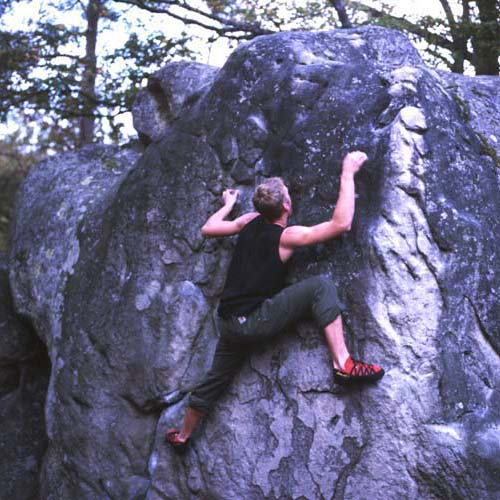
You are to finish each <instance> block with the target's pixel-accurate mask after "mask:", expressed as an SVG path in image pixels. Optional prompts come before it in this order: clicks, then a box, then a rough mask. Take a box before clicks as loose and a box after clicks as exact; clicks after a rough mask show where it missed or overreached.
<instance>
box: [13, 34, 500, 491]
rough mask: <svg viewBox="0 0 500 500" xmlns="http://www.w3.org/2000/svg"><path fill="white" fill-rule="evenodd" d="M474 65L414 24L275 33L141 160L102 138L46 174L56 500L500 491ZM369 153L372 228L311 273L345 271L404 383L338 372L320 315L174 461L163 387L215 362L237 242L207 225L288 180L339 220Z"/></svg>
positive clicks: (21, 254) (362, 201)
mask: <svg viewBox="0 0 500 500" xmlns="http://www.w3.org/2000/svg"><path fill="white" fill-rule="evenodd" d="M178 70H179V68H176V69H175V71H178ZM167 73H168V71H167ZM174 74H175V72H174ZM200 74H203V72H200ZM457 80H458V81H459V84H453V85H450V83H449V82H450V80H449V79H447V78H444V77H443V76H442V75H441V74H440V73H437V72H435V71H433V70H431V69H429V68H427V67H426V66H425V65H423V63H422V62H421V60H420V57H419V56H418V54H417V52H416V50H415V49H414V48H413V47H412V46H411V44H410V43H409V41H408V40H407V39H406V38H405V37H404V36H403V35H401V34H400V33H398V32H395V31H390V30H385V29H380V28H363V29H356V30H342V31H331V32H321V33H305V32H292V33H280V34H277V35H272V36H263V37H258V38H256V39H254V40H252V41H250V42H247V43H243V44H241V45H240V46H239V47H238V48H237V49H236V50H235V51H234V53H233V54H232V55H231V56H230V57H229V59H228V61H227V62H226V64H225V65H224V67H223V68H222V69H220V71H219V72H218V73H217V74H216V75H215V78H214V80H213V82H212V83H211V85H210V86H209V87H208V88H204V87H203V85H202V82H199V83H198V84H196V83H193V88H195V89H200V88H202V89H203V90H202V91H201V92H198V91H195V98H192V99H191V98H190V97H189V95H186V94H183V96H182V98H180V100H179V102H182V103H188V104H187V105H182V106H180V107H179V108H177V111H176V112H175V119H170V118H168V119H167V120H166V121H165V123H164V129H163V131H162V133H161V138H158V140H157V141H156V142H154V143H153V144H151V145H150V146H149V147H148V148H147V150H146V151H145V153H144V154H143V155H142V157H141V158H140V159H139V160H138V162H137V163H135V164H134V163H133V162H132V161H129V158H128V157H127V158H125V157H124V156H123V155H124V154H125V153H124V152H123V151H111V153H110V152H109V150H108V152H107V153H104V152H103V151H104V150H103V151H101V150H96V151H97V152H98V154H97V152H93V151H94V150H92V154H90V153H89V150H84V152H80V153H75V154H73V155H67V156H63V157H60V158H56V159H54V160H50V161H48V162H46V163H45V164H44V165H42V166H40V167H39V168H37V169H35V170H33V171H32V172H31V173H30V175H29V177H28V179H27V181H26V182H25V184H24V185H23V188H22V190H21V193H20V196H19V198H18V204H17V214H16V221H15V228H14V232H13V244H12V251H11V254H10V260H11V262H10V265H11V272H10V279H11V286H12V290H13V294H14V298H15V302H16V305H17V307H18V311H19V312H20V313H22V314H25V315H27V316H29V317H30V318H31V320H32V322H33V324H34V325H35V326H36V329H37V331H38V333H39V336H40V337H41V338H42V339H43V340H44V342H45V343H46V344H47V345H48V347H49V353H50V356H51V361H52V372H51V382H50V387H49V393H48V398H47V403H46V417H47V432H48V435H49V439H50V444H49V447H48V450H47V453H46V456H45V460H44V471H43V477H42V482H43V491H42V494H43V495H44V498H48V499H60V498H79V499H86V498H88V499H101V498H102V499H107V498H147V499H149V500H153V499H155V500H156V499H165V498H168V499H172V500H174V499H175V500H179V499H208V498H214V499H218V500H219V499H221V500H222V499H238V500H239V499H245V500H251V499H256V500H257V499H258V500H261V499H284V498H302V499H319V498H335V499H342V498H367V497H368V496H369V497H370V498H387V499H389V500H391V499H400V498H407V499H438V498H439V499H441V498H454V499H478V500H479V499H483V498H495V497H498V496H499V495H500V479H499V477H498V474H497V471H498V468H499V467H500V442H499V440H498V430H499V428H500V396H499V393H498V391H496V390H495V387H497V385H498V383H499V382H500V380H499V379H500V371H499V369H498V368H499V366H500V360H499V353H500V332H499V330H498V324H499V323H500V314H499V308H498V297H499V295H500V249H499V246H498V244H497V242H496V235H497V234H498V233H499V230H500V227H499V226H500V197H499V196H498V190H499V169H498V165H497V164H496V162H495V155H494V154H493V151H492V149H491V148H493V149H494V145H493V146H492V143H496V141H498V140H500V137H499V135H498V134H499V129H498V127H497V128H495V126H494V124H495V123H496V124H498V122H499V118H498V116H494V117H492V118H491V119H492V120H493V121H492V123H493V126H491V127H490V125H488V126H487V127H486V126H485V127H483V128H484V130H486V129H487V130H488V131H489V132H488V134H486V135H485V134H484V133H483V132H481V133H482V134H483V136H484V140H483V139H481V137H480V135H479V134H478V132H477V131H478V130H480V129H481V127H482V126H483V125H482V124H481V117H480V115H479V114H477V116H476V115H471V114H469V115H468V114H467V113H464V105H463V100H464V95H465V99H470V100H471V101H473V102H470V101H466V102H467V103H468V104H469V105H470V108H471V109H480V108H481V106H483V105H484V103H483V102H482V101H481V100H482V99H483V98H484V96H481V95H479V96H476V93H475V92H470V93H468V94H464V93H461V91H460V92H459V91H457V89H461V88H464V89H465V88H466V86H465V85H462V83H461V82H462V80H460V79H459V78H457ZM171 88H176V84H175V82H173V83H172V84H171ZM467 88H470V86H469V87H467ZM188 94H189V92H188ZM492 94H494V92H493V91H492ZM497 97H498V95H497V94H495V95H490V94H488V96H487V98H488V99H492V100H493V101H494V102H498V100H497ZM476 100H479V101H481V102H480V103H479V104H478V103H476ZM492 114H493V113H492ZM478 123H479V125H478ZM492 137H494V139H493V138H492ZM352 149H362V150H364V151H366V152H367V153H368V156H369V161H368V162H367V164H366V165H365V166H364V167H363V169H362V171H361V172H360V173H359V174H358V175H357V181H356V184H357V193H358V198H357V210H356V216H355V220H354V225H353V228H352V230H351V232H349V233H348V234H346V235H344V236H342V237H341V238H339V239H337V240H336V241H332V242H328V243H326V244H323V245H318V246H315V247H313V248H310V249H304V250H302V251H300V252H297V254H296V256H295V257H294V258H293V260H292V261H291V263H290V264H291V265H290V278H291V281H295V280H298V279H301V278H304V277H306V276H310V275H312V274H318V273H331V274H332V275H333V276H334V278H335V280H336V281H337V283H338V288H339V292H340V295H341V298H343V299H344V301H345V302H346V303H347V304H348V311H347V313H346V315H345V329H346V334H347V338H348V343H349V345H350V348H351V351H352V353H353V354H354V355H355V356H357V357H362V358H366V359H367V360H372V361H376V362H380V363H381V364H382V365H384V367H385V368H386V371H387V374H386V376H385V377H384V379H382V381H381V382H380V383H378V384H377V385H376V386H371V387H363V388H359V389H345V388H341V387H337V386H335V385H334V383H333V381H332V369H331V362H330V360H329V359H328V355H327V349H326V346H325V343H324V341H323V339H322V335H321V333H320V332H319V331H317V329H316V328H315V327H314V326H313V325H312V324H310V323H307V322H304V323H302V324H300V325H298V327H297V328H296V329H294V330H293V331H289V332H286V334H285V335H284V336H282V337H281V338H280V339H277V340H276V341H275V342H273V343H272V344H271V345H269V346H267V349H265V350H263V352H258V353H255V354H252V355H251V356H250V357H249V358H248V360H247V362H246V364H245V365H244V367H243V369H242V370H241V372H240V373H239V375H238V376H237V377H236V379H235V380H234V383H233V384H232V385H231V386H230V387H229V388H228V391H227V393H226V394H225V395H224V396H223V398H222V399H221V400H220V402H219V404H218V405H217V407H216V409H215V411H214V413H213V414H212V415H210V416H209V417H208V418H207V419H206V420H205V422H204V424H203V425H202V426H201V428H200V429H199V430H198V431H197V433H196V435H195V436H194V438H193V443H192V446H191V448H190V449H189V451H188V452H187V454H186V455H185V456H184V457H183V458H180V457H178V456H176V455H175V454H174V453H173V452H172V450H171V449H169V448H168V447H167V446H166V445H165V443H164V439H163V436H164V432H165V430H166V428H167V427H169V426H171V425H174V424H179V421H180V418H181V416H182V413H183V410H184V407H185V404H186V398H183V399H181V400H180V401H178V402H176V403H175V404H173V405H171V406H169V407H167V408H166V409H165V410H163V412H162V413H161V414H160V413H159V412H155V411H152V408H154V405H151V401H154V400H155V398H156V401H158V397H159V396H160V395H162V394H168V393H169V392H170V391H174V390H177V389H182V390H183V391H187V390H188V389H189V387H190V385H191V384H193V383H194V382H196V380H197V379H198V378H199V377H200V376H201V375H202V373H203V372H204V370H205V369H206V368H207V367H208V365H209V363H210V360H211V355H212V352H213V348H214V343H215V332H214V330H213V325H212V318H211V314H212V312H213V310H214V308H215V306H216V303H217V297H218V295H219V293H220V291H221V289H222V286H223V283H224V277H225V272H226V268H227V263H228V259H229V257H230V253H231V249H232V247H233V244H234V238H227V239H221V240H204V239H203V238H202V236H201V234H200V231H199V228H200V227H201V225H202V224H203V222H204V221H205V219H206V218H207V217H208V215H209V214H210V213H212V212H214V211H215V210H216V209H218V207H219V206H220V194H221V192H222V189H223V188H224V187H225V186H236V187H238V188H240V189H241V191H242V196H241V203H240V207H239V209H238V210H237V212H238V211H244V210H247V209H249V208H250V195H251V192H252V190H253V188H254V186H255V184H256V183H258V182H260V181H261V179H263V178H264V177H266V176H274V175H281V176H283V177H284V179H285V181H286V182H287V183H288V185H289V187H290V192H291V194H292V198H293V200H294V208H295V217H294V221H295V222H300V223H302V224H314V223H317V222H320V221H322V220H325V219H327V218H328V217H330V214H331V211H332V208H333V206H334V204H335V201H336V196H337V192H338V182H339V174H340V168H341V159H342V157H343V155H344V154H345V153H346V152H347V151H349V150H352ZM99 155H103V157H104V158H103V159H102V158H100V157H99ZM120 155H121V156H120ZM111 158H114V160H111ZM112 161H113V165H111V166H110V165H109V162H112ZM160 399H161V398H160ZM176 399H177V398H175V399H174V401H175V400H176Z"/></svg>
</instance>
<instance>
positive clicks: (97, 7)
mask: <svg viewBox="0 0 500 500" xmlns="http://www.w3.org/2000/svg"><path fill="white" fill-rule="evenodd" d="M103 1H104V0H89V3H88V5H87V8H86V11H85V12H86V17H87V31H86V33H85V41H86V47H85V59H84V63H83V64H84V70H83V78H82V90H81V99H82V104H83V106H82V111H83V116H82V117H81V118H80V145H82V146H83V145H84V144H89V143H91V142H92V140H93V139H94V126H95V118H94V112H95V110H96V107H97V106H96V92H95V80H96V71H97V57H96V43H97V26H98V23H99V16H100V13H101V7H102V3H103Z"/></svg>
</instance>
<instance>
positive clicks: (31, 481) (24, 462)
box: [0, 254, 50, 500]
mask: <svg viewBox="0 0 500 500" xmlns="http://www.w3.org/2000/svg"><path fill="white" fill-rule="evenodd" d="M49 373H50V364H49V362H48V357H47V351H46V349H45V346H44V345H43V343H42V342H40V340H39V339H38V338H37V337H36V334H35V332H34V331H33V329H32V328H31V327H30V325H29V324H28V323H27V322H25V321H22V320H21V319H20V318H18V317H17V315H16V314H15V311H14V308H13V304H12V298H11V295H10V289H9V279H8V268H7V263H6V256H5V254H0V421H1V422H2V425H1V428H0V456H1V457H2V459H1V461H0V484H1V485H2V488H1V491H0V498H1V499H2V500H3V499H5V500H7V499H11V498H15V499H19V500H31V499H33V498H37V493H38V491H39V484H38V472H39V470H40V465H41V461H42V459H43V456H44V453H45V450H46V448H47V436H46V433H45V420H44V415H43V405H44V402H45V395H46V392H47V384H48V381H49Z"/></svg>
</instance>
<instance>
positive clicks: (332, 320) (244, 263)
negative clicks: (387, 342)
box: [166, 151, 384, 451]
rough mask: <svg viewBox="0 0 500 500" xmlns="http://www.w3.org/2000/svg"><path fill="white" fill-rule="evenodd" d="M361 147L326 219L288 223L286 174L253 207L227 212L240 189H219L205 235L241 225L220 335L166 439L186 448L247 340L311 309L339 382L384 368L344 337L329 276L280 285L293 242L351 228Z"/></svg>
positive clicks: (346, 165)
mask: <svg viewBox="0 0 500 500" xmlns="http://www.w3.org/2000/svg"><path fill="white" fill-rule="evenodd" d="M366 159H367V156H366V154H365V153H363V152H360V151H354V152H351V153H349V154H348V155H346V157H345V158H344V160H343V164H342V176H341V182H340V192H339V196H338V200H337V205H336V206H335V210H334V211H333V215H332V218H331V219H330V220H329V221H326V222H323V223H321V224H317V225H315V226H310V227H307V226H290V227H287V222H288V217H289V216H290V215H291V213H292V201H291V199H290V195H289V193H288V189H287V187H286V186H285V185H284V183H283V181H282V180H281V179H280V178H278V177H274V178H271V179H268V180H267V181H265V182H264V183H262V184H261V185H259V186H258V187H257V189H256V190H255V194H254V196H253V203H254V206H255V208H256V209H257V212H250V213H246V214H244V215H242V216H241V217H238V218H237V219H235V220H233V221H228V220H225V219H226V217H227V216H228V215H229V213H230V212H231V210H232V209H233V207H234V204H235V203H236V200H237V197H238V191H236V190H226V191H224V193H223V200H224V206H223V207H222V208H221V209H220V210H218V211H217V212H216V213H215V214H213V215H212V216H211V217H210V218H209V219H208V220H207V222H206V223H205V225H204V226H203V228H202V234H203V235H204V236H205V237H220V236H229V235H233V234H237V233H239V236H238V241H237V243H236V248H235V250H234V254H233V257H232V260H231V264H230V266H229V271H228V274H227V279H226V283H225V286H224V290H223V292H222V296H221V300H220V305H219V307H218V310H217V313H218V314H217V315H216V325H217V329H218V331H219V335H220V337H219V341H218V344H217V347H216V350H215V354H214V359H213V362H212V367H211V369H210V370H209V372H208V373H207V374H206V376H205V378H204V379H203V380H202V381H201V382H200V383H199V384H198V385H197V386H196V387H195V388H194V390H193V391H192V393H191V395H190V398H189V402H188V408H187V411H186V414H185V416H184V422H183V425H182V428H181V429H180V430H177V429H170V430H169V431H167V435H166V439H167V441H168V442H169V443H170V444H171V445H172V446H173V447H174V448H175V449H176V450H177V451H183V450H184V449H185V447H186V444H187V442H188V439H189V437H190V436H191V434H192V432H193V431H194V429H195V428H196V425H197V424H198V422H199V420H200V418H201V417H202V416H203V415H205V414H207V413H208V412H210V410H211V409H212V407H213V404H214V403H215V401H216V400H217V398H218V397H219V396H220V395H221V394H222V392H223V391H224V389H225V388H226V387H227V385H228V384H229V382H230V381H231V379H232V378H233V376H234V374H235V373H236V371H237V370H238V368H239V367H240V365H241V364H242V362H243V360H244V358H245V357H246V354H247V353H248V351H249V348H250V347H251V346H252V345H255V344H261V343H262V342H263V341H265V340H266V339H269V338H271V337H272V336H274V335H276V334H278V333H279V332H280V331H282V330H283V329H284V328H286V327H287V326H288V325H290V324H291V323H294V322H296V321H297V320H299V319H301V318H304V317H306V316H307V315H312V317H313V319H314V320H315V322H316V324H317V325H318V326H319V327H320V328H322V329H323V330H324V332H325V336H326V340H327V344H328V348H329V350H330V353H331V356H332V362H333V371H334V378H335V381H336V382H339V383H345V382H373V381H376V380H379V379H380V378H382V376H383V375H384V370H383V369H382V368H381V367H380V366H378V365H370V364H367V363H363V362H360V361H356V360H353V359H352V358H351V357H350V355H349V352H348V350H347V347H346V345H345V342H344V333H343V328H342V318H341V314H340V313H341V311H342V310H343V309H344V306H343V304H342V303H341V302H340V301H339V300H338V297H337V292H336V290H335V286H334V285H333V283H332V281H331V280H330V279H328V278H326V277H324V276H316V277H312V278H308V279H306V280H304V281H301V282H299V283H296V284H294V285H291V286H289V287H286V288H284V280H285V275H286V269H285V263H286V262H287V260H288V259H289V258H290V257H291V256H292V254H293V252H294V250H295V249H296V248H299V247H302V246H306V245H312V244H314V243H320V242H323V241H327V240H329V239H331V238H335V237H336V236H338V235H340V234H342V233H344V232H346V231H349V230H350V228H351V223H352V219H353V216H354V206H355V191H354V175H355V174H356V172H358V170H359V169H360V168H361V166H362V164H363V163H364V162H365V161H366Z"/></svg>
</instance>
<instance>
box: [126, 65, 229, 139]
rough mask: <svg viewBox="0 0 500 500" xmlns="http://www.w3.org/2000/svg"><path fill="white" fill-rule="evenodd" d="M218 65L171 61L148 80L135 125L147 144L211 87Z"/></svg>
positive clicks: (137, 100)
mask: <svg viewBox="0 0 500 500" xmlns="http://www.w3.org/2000/svg"><path fill="white" fill-rule="evenodd" d="M218 70H219V69H218V68H216V67H213V66H207V65H206V64H200V63H195V62H186V61H180V62H175V63H171V64H168V65H167V66H164V67H163V68H162V69H160V70H159V71H157V72H156V73H155V74H154V75H152V76H151V77H150V78H149V79H148V85H147V87H146V88H145V89H142V90H140V91H139V92H138V94H137V96H136V98H135V102H134V105H133V110H132V111H133V117H134V127H135V129H136V130H137V132H138V134H139V137H140V139H141V141H142V142H143V143H144V144H146V145H147V144H150V143H151V142H156V141H158V140H160V139H161V138H162V136H163V135H164V134H165V132H166V131H167V129H168V125H169V124H170V123H171V122H173V121H174V120H176V119H177V118H179V116H180V115H181V114H182V113H183V112H186V111H187V110H186V108H189V107H190V106H191V105H192V104H193V103H195V102H196V101H197V100H198V99H200V97H201V96H202V95H203V94H204V93H205V92H206V91H207V90H208V89H209V88H210V86H211V85H212V83H213V80H214V78H215V76H216V75H217V73H218Z"/></svg>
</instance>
